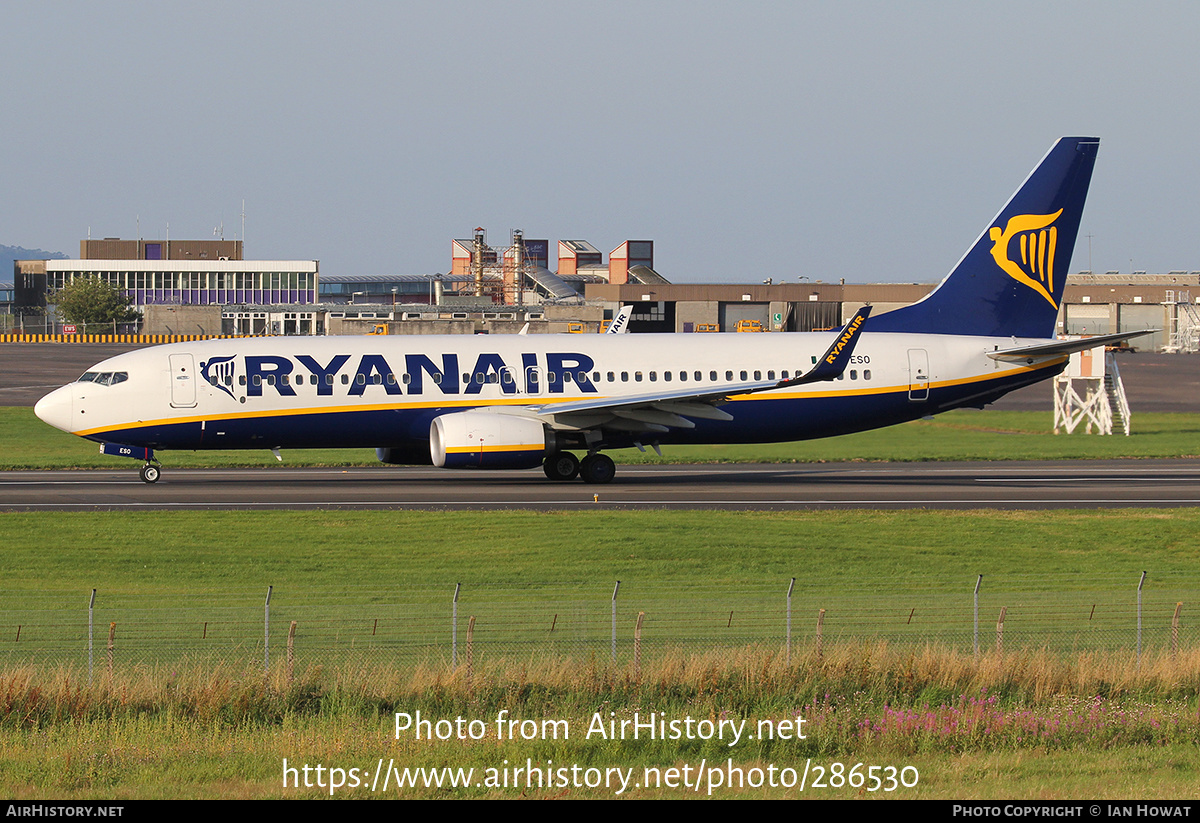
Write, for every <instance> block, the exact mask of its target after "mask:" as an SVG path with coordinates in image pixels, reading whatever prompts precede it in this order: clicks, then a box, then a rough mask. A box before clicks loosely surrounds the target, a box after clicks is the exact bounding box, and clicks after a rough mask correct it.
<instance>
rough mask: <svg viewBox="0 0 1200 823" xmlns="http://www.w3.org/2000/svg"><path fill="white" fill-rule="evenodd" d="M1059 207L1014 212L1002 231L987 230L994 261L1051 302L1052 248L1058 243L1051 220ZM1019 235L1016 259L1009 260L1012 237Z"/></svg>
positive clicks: (1056, 216)
mask: <svg viewBox="0 0 1200 823" xmlns="http://www.w3.org/2000/svg"><path fill="white" fill-rule="evenodd" d="M1060 214H1062V209H1059V210H1058V211H1056V212H1054V214H1018V215H1017V216H1015V217H1012V218H1009V221H1008V225H1006V226H1005V227H1004V231H1001V230H1000V227H999V226H992V227H991V228H990V229H989V230H988V237H989V238H990V239H991V241H992V257H994V258H995V259H996V265H997V266H999V267H1000V268H1002V269H1003V270H1004V272H1005V274H1007V275H1008V276H1009V277H1011V278H1012V279H1013V280H1016V281H1017V282H1018V283H1023V284H1025V285H1026V286H1028V287H1029V288H1031V289H1033V290H1034V291H1035V292H1037V293H1038V294H1040V295H1041V296H1042V297H1044V298H1046V300H1047V301H1048V302H1049V303H1050V305H1051V306H1053V307H1054V308H1055V309H1057V308H1058V304H1057V303H1055V302H1054V296H1053V292H1054V252H1055V249H1056V248H1057V243H1058V229H1057V228H1056V227H1055V226H1054V221H1055V220H1057V219H1058V216H1059V215H1060ZM1018 238H1019V239H1020V262H1019V263H1018V262H1017V261H1016V260H1013V259H1012V257H1011V256H1010V255H1011V254H1012V248H1011V246H1012V241H1013V240H1016V239H1018Z"/></svg>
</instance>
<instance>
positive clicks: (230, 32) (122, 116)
mask: <svg viewBox="0 0 1200 823" xmlns="http://www.w3.org/2000/svg"><path fill="white" fill-rule="evenodd" d="M0 19H3V20H4V21H5V23H6V25H5V30H6V37H5V45H4V48H3V49H0V72H2V76H3V78H4V82H3V85H2V86H0V89H2V90H0V101H2V102H3V116H2V121H0V122H3V124H4V125H3V146H4V151H5V157H4V162H3V163H2V164H0V190H2V191H3V192H4V194H5V195H6V196H5V197H4V198H3V203H2V204H0V243H6V244H12V245H22V246H26V247H41V248H44V249H48V250H60V251H64V252H67V253H68V254H70V255H71V256H76V255H77V254H78V250H79V246H78V242H79V240H80V239H81V238H83V237H84V236H86V234H87V231H88V229H89V227H90V228H91V232H92V236H93V237H103V236H121V237H134V236H135V235H136V233H137V222H136V221H137V219H138V218H140V223H141V234H142V236H145V237H161V236H162V235H164V234H165V233H166V226H167V224H168V223H169V224H170V234H171V237H172V238H179V239H183V238H205V237H211V236H212V230H213V227H214V226H216V225H217V224H218V223H220V222H221V221H222V220H224V225H225V236H226V237H229V238H232V237H234V236H235V235H239V234H240V217H239V212H240V210H241V203H242V200H243V198H244V199H245V202H246V214H247V217H246V235H247V236H246V241H247V244H246V251H247V256H249V257H253V258H260V259H264V258H271V259H273V258H304V259H309V258H316V259H319V260H320V261H321V270H322V272H323V273H326V274H359V273H402V274H421V273H432V272H435V271H446V270H447V269H448V268H449V265H450V240H451V239H452V238H454V237H467V236H470V234H471V231H472V229H473V228H474V227H475V226H477V225H478V226H484V227H486V228H487V229H488V230H489V239H490V240H491V241H492V242H493V243H494V244H497V245H500V244H503V243H504V242H506V240H507V238H508V233H509V230H510V229H511V228H520V229H523V230H524V231H525V233H526V236H527V237H532V238H547V239H549V240H551V241H555V240H558V239H560V238H569V239H585V240H589V241H591V242H592V243H593V244H595V245H596V246H597V247H598V248H600V249H601V250H602V251H604V252H605V253H606V254H607V252H608V251H610V250H611V249H612V248H613V247H615V246H616V245H617V244H618V243H620V242H621V241H622V240H625V239H652V240H654V241H655V251H656V264H657V268H658V269H659V270H660V271H661V272H662V273H663V274H664V275H666V276H667V277H668V278H669V279H671V280H672V281H675V282H696V281H714V280H734V281H754V280H762V279H765V278H767V277H773V278H775V279H776V280H777V281H778V280H780V279H787V280H795V279H796V278H797V277H799V276H801V275H803V276H807V277H808V278H809V279H811V280H817V279H824V280H827V281H829V280H837V279H839V278H843V277H844V278H845V279H846V280H848V281H851V282H865V281H900V282H909V281H920V282H932V281H936V280H939V279H940V278H941V277H942V276H943V275H944V274H945V273H946V271H947V270H948V269H949V267H950V266H952V265H953V264H954V262H955V261H956V260H957V259H958V257H959V256H960V255H961V254H962V252H963V251H964V250H965V249H966V247H967V246H968V244H969V243H970V242H971V241H972V240H974V238H975V237H976V235H978V233H979V232H980V231H981V230H982V229H983V228H985V223H986V222H987V221H988V220H989V219H990V218H991V217H992V215H993V214H994V213H995V212H996V211H997V210H998V209H999V207H1000V206H1001V205H1002V204H1003V201H1004V200H1005V199H1006V198H1007V196H1008V195H1009V194H1010V193H1011V192H1012V191H1013V190H1014V189H1015V188H1016V186H1017V185H1018V184H1019V183H1020V182H1021V180H1023V179H1024V177H1025V175H1026V174H1027V173H1028V171H1029V170H1030V169H1031V168H1032V166H1033V164H1034V163H1035V162H1036V161H1037V160H1038V159H1039V158H1040V157H1041V156H1042V154H1044V153H1045V151H1046V150H1047V149H1048V148H1049V146H1050V145H1051V143H1052V142H1053V141H1054V140H1055V139H1056V138H1058V137H1059V136H1062V135H1066V134H1071V135H1094V136H1098V137H1100V138H1101V140H1102V145H1101V149H1100V155H1099V160H1098V163H1097V166H1096V174H1095V177H1094V179H1093V183H1092V195H1091V198H1090V200H1089V204H1088V209H1087V211H1086V212H1085V214H1084V220H1083V225H1082V228H1081V235H1088V234H1091V235H1092V236H1093V237H1092V240H1091V247H1092V267H1093V269H1095V270H1097V271H1104V270H1107V269H1117V270H1120V271H1122V272H1127V271H1130V269H1131V268H1135V269H1144V270H1148V271H1167V270H1170V269H1189V270H1192V269H1200V253H1198V250H1197V244H1196V237H1197V231H1196V223H1197V217H1200V161H1198V159H1197V153H1196V151H1195V146H1194V143H1195V139H1196V135H1197V133H1200V128H1198V126H1200V123H1198V118H1200V114H1198V111H1200V96H1198V94H1197V91H1198V86H1200V65H1197V64H1198V62H1200V60H1198V57H1197V55H1198V54H1200V46H1198V45H1197V35H1198V34H1200V4H1195V3H1139V4H1136V5H1135V4H1133V3H1105V2H1063V3H1044V2H1043V3H1034V2H1007V3H1002V4H995V3H987V4H985V3H972V2H952V3H899V2H895V3H878V2H840V3H804V2H796V3H778V2H774V3H755V2H739V3H715V2H686V3H685V2H605V3H572V2H539V1H536V0H530V1H529V2H505V3H484V2H479V3H471V2H436V3H396V2H389V3H382V2H347V3H339V4H337V5H334V4H332V3H312V2H307V3H306V2H287V3H274V2H237V3H225V2H216V3H200V2H197V3H187V4H183V3H174V2H145V3H142V2H127V3H63V2H36V3H34V2H24V0H18V2H11V1H10V2H9V3H6V4H5V8H4V12H3V17H2V18H0ZM1087 243H1088V241H1087V238H1086V236H1084V237H1081V240H1080V243H1079V245H1078V246H1077V247H1076V253H1075V258H1074V260H1073V265H1072V270H1078V269H1081V268H1086V267H1087V266H1088V245H1087ZM1131 261H1132V265H1131Z"/></svg>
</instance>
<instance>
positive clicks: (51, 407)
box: [33, 386, 71, 432]
mask: <svg viewBox="0 0 1200 823" xmlns="http://www.w3.org/2000/svg"><path fill="white" fill-rule="evenodd" d="M33 413H34V414H36V415H37V416H38V417H39V418H40V419H41V420H42V422H44V423H49V424H50V425H51V426H53V427H54V428H56V429H62V430H63V431H65V432H69V431H70V430H71V387H70V386H63V387H62V388H61V389H55V390H54V391H52V392H50V393H49V394H48V395H46V396H45V397H43V398H42V399H41V400H39V401H37V405H36V406H34V407H33Z"/></svg>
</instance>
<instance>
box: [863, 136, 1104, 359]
mask: <svg viewBox="0 0 1200 823" xmlns="http://www.w3.org/2000/svg"><path fill="white" fill-rule="evenodd" d="M1099 145H1100V141H1099V139H1098V138H1095V137H1063V138H1062V139H1060V140H1059V141H1058V142H1057V143H1055V144H1054V146H1053V147H1052V148H1051V149H1050V152H1049V153H1048V154H1047V155H1046V156H1045V157H1044V158H1042V162H1041V163H1039V164H1038V166H1037V168H1035V169H1034V170H1033V172H1032V173H1031V174H1030V175H1029V177H1028V178H1026V180H1025V182H1024V183H1023V184H1022V185H1021V187H1020V188H1019V189H1017V193H1016V194H1014V195H1013V196H1012V199H1010V200H1009V201H1008V203H1007V204H1006V205H1005V206H1004V208H1003V209H1001V210H1000V213H999V214H998V215H996V218H995V219H994V220H992V222H991V223H989V224H988V227H987V228H986V229H984V231H983V234H981V235H980V236H979V239H977V240H976V241H975V243H974V244H973V245H972V246H971V248H970V249H969V250H968V251H967V253H966V254H965V255H963V258H962V259H961V260H959V262H958V265H957V266H955V267H954V269H953V270H952V271H951V272H950V274H949V275H947V276H946V279H945V280H943V281H942V282H941V283H940V284H939V285H938V287H937V288H936V289H934V290H933V291H932V292H930V294H929V295H928V296H927V297H926V298H925V299H924V300H921V301H919V302H917V303H914V304H913V305H911V306H907V307H905V308H902V309H897V310H895V311H892V312H888V313H887V314H882V315H879V316H877V317H875V318H874V319H873V320H872V321H871V330H872V331H873V332H881V331H885V332H918V333H924V334H930V333H932V334H975V335H986V336H997V337H999V336H1003V337H1008V336H1013V337H1052V336H1053V335H1054V324H1055V321H1056V319H1057V317H1058V308H1059V305H1060V303H1061V300H1062V293H1063V285H1064V284H1065V283H1066V280H1067V272H1068V270H1069V267H1070V263H1071V253H1072V251H1073V250H1074V248H1075V238H1076V235H1077V234H1078V233H1079V221H1080V219H1081V217H1082V216H1083V203H1084V200H1085V199H1086V198H1087V191H1088V184H1089V183H1090V182H1091V179H1092V167H1093V166H1094V165H1095V162H1096V150H1097V148H1098V147H1099Z"/></svg>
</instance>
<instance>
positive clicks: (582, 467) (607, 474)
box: [579, 454, 617, 483]
mask: <svg viewBox="0 0 1200 823" xmlns="http://www.w3.org/2000/svg"><path fill="white" fill-rule="evenodd" d="M579 476H580V477H582V478H583V482H584V483H611V482H612V479H613V478H614V477H616V476H617V465H616V464H615V463H613V461H612V458H611V457H609V456H608V455H606V454H589V455H588V456H587V457H585V458H583V460H581V461H580V462H579Z"/></svg>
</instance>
